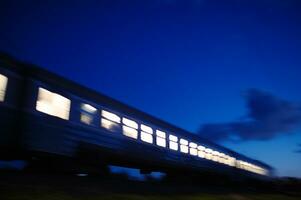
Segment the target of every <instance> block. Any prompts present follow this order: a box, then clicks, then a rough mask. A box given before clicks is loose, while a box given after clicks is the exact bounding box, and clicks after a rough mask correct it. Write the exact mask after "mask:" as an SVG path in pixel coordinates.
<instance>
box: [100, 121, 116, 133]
mask: <svg viewBox="0 0 301 200" xmlns="http://www.w3.org/2000/svg"><path fill="white" fill-rule="evenodd" d="M100 125H101V127H103V128H105V129H108V130H110V131H114V130H116V129H117V128H119V124H117V123H115V122H112V121H110V120H107V119H104V118H101V121H100ZM119 130H120V128H119Z"/></svg>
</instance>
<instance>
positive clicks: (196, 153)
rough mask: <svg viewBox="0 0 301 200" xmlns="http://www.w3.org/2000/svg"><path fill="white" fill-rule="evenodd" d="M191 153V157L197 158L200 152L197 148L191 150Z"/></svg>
mask: <svg viewBox="0 0 301 200" xmlns="http://www.w3.org/2000/svg"><path fill="white" fill-rule="evenodd" d="M189 153H190V155H193V156H197V155H198V150H197V149H195V148H190V150H189Z"/></svg>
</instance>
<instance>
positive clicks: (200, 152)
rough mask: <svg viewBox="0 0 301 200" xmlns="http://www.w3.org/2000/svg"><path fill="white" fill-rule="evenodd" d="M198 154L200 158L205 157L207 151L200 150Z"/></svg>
mask: <svg viewBox="0 0 301 200" xmlns="http://www.w3.org/2000/svg"><path fill="white" fill-rule="evenodd" d="M198 156H199V157H200V158H205V152H204V151H200V150H199V151H198Z"/></svg>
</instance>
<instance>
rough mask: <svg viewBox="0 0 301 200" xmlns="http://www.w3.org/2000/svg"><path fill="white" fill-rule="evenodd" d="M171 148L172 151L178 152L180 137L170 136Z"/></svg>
mask: <svg viewBox="0 0 301 200" xmlns="http://www.w3.org/2000/svg"><path fill="white" fill-rule="evenodd" d="M169 148H170V149H172V150H175V151H177V150H178V148H179V147H178V137H177V136H174V135H169Z"/></svg>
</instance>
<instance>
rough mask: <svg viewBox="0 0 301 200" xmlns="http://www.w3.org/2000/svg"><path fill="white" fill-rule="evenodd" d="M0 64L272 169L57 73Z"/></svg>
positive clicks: (13, 62) (1, 56) (6, 60)
mask: <svg viewBox="0 0 301 200" xmlns="http://www.w3.org/2000/svg"><path fill="white" fill-rule="evenodd" d="M0 63H1V64H3V65H5V67H6V68H10V69H12V70H14V71H16V72H18V73H21V74H24V75H27V76H30V77H33V78H34V79H37V80H40V81H43V82H46V83H49V84H54V85H56V86H58V87H60V89H63V90H67V91H68V92H70V93H72V94H73V95H75V96H79V97H81V98H83V99H87V100H89V101H91V102H95V103H96V102H101V104H103V105H104V106H106V107H109V108H111V109H112V110H116V111H118V112H120V113H123V114H126V115H128V116H130V117H133V118H136V119H137V118H138V119H139V120H141V121H144V122H145V123H149V124H153V125H155V126H158V127H160V128H162V129H165V130H166V131H169V132H171V133H176V135H177V136H179V137H183V138H187V139H188V140H189V139H190V140H193V141H198V142H200V143H202V144H204V145H205V146H207V147H210V148H215V149H218V150H220V151H223V152H224V153H229V154H231V155H232V156H235V157H236V158H238V159H244V160H246V161H250V162H253V163H256V164H258V165H261V166H263V167H265V168H268V169H272V167H271V166H269V165H267V164H265V163H263V162H261V161H258V160H254V159H251V158H249V157H247V156H245V155H242V154H240V153H237V152H235V151H233V150H231V149H229V148H226V147H223V146H221V145H218V144H216V143H214V142H212V141H209V140H207V139H205V138H203V137H201V136H199V135H197V134H195V133H192V132H189V131H187V130H185V129H182V128H179V127H177V126H175V125H173V124H171V123H169V122H166V121H163V120H161V119H159V118H157V117H154V116H152V115H150V114H147V113H145V112H143V111H141V110H139V109H136V108H134V107H132V106H129V105H127V104H125V103H122V102H120V101H118V100H116V99H113V98H111V97H109V96H107V95H104V94H102V93H100V92H98V91H95V90H93V89H90V88H88V87H85V86H83V85H80V84H78V83H76V82H74V81H72V80H69V79H67V78H65V77H63V76H60V75H58V74H55V73H53V72H50V71H48V70H46V69H43V68H41V67H39V66H37V65H34V64H30V63H28V62H24V61H19V60H17V59H15V58H13V57H11V56H10V55H8V54H6V53H1V52H0Z"/></svg>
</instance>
